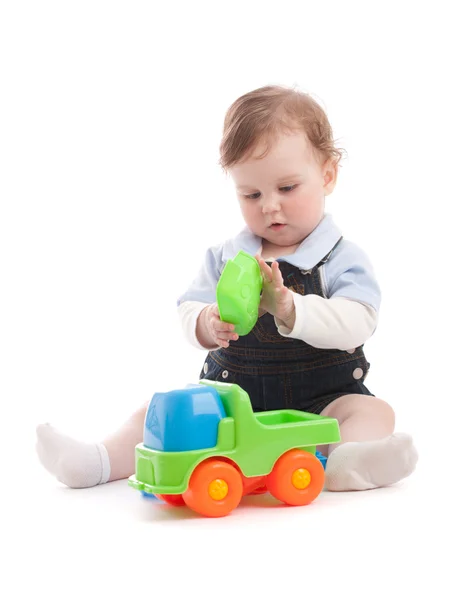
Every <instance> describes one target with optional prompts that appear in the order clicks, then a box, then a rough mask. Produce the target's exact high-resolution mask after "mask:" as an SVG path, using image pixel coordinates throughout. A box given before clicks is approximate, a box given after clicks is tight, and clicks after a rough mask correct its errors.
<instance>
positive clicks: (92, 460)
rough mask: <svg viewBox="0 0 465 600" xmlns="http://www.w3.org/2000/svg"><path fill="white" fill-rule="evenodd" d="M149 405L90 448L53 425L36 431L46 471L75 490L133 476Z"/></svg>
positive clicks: (38, 449)
mask: <svg viewBox="0 0 465 600" xmlns="http://www.w3.org/2000/svg"><path fill="white" fill-rule="evenodd" d="M146 411H147V403H146V404H144V405H143V406H141V407H140V408H139V409H138V410H137V411H136V412H135V413H134V414H133V415H132V416H131V417H130V419H129V420H128V421H127V422H126V423H125V424H124V425H123V426H122V427H121V428H120V429H119V430H118V431H116V432H115V433H113V434H112V435H110V436H109V437H107V438H106V439H105V440H104V441H103V442H101V443H97V444H87V443H84V442H79V441H77V440H73V439H72V438H70V437H68V436H66V435H63V434H61V433H60V432H58V431H57V430H56V429H54V428H53V427H52V426H51V425H49V424H45V425H39V426H38V427H37V445H36V448H37V454H38V455H39V458H40V461H41V463H42V464H43V465H44V467H45V468H46V469H47V471H49V472H50V473H52V475H55V477H56V478H57V479H58V480H59V481H61V482H62V483H64V484H65V485H67V486H68V487H72V488H84V487H92V486H94V485H98V484H100V483H107V482H108V481H115V480H116V479H125V478H126V477H129V476H130V475H132V474H133V473H134V448H135V446H136V445H137V444H138V443H140V442H141V441H142V436H143V427H144V420H145V413H146Z"/></svg>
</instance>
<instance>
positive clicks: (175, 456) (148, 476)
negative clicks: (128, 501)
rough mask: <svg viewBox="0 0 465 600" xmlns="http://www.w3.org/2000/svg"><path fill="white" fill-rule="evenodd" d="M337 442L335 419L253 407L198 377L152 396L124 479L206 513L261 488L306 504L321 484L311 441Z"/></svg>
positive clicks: (240, 394) (224, 509)
mask: <svg viewBox="0 0 465 600" xmlns="http://www.w3.org/2000/svg"><path fill="white" fill-rule="evenodd" d="M339 441H340V432H339V425H338V422H337V421H336V419H332V418H329V417H323V416H321V415H314V414H309V413H305V412H301V411H297V410H278V411H269V412H260V413H254V412H253V409H252V405H251V402H250V398H249V396H248V394H247V393H246V392H245V391H244V390H243V389H242V388H241V387H239V386H238V385H236V384H231V383H223V382H217V381H210V380H206V379H202V380H200V382H199V383H198V384H193V385H188V386H186V388H184V389H180V390H174V391H171V392H166V393H156V394H155V395H154V396H153V398H152V400H151V402H150V404H149V406H148V409H147V414H146V418H145V424H144V438H143V443H141V444H138V445H137V446H136V449H135V454H136V456H135V458H136V472H135V474H134V475H132V476H131V477H130V478H129V485H130V486H131V487H133V488H135V489H137V490H140V491H142V492H143V493H145V494H153V495H155V496H157V497H158V498H161V499H162V500H164V501H165V502H166V503H167V504H170V505H173V506H183V505H187V506H188V507H189V508H191V509H192V510H194V511H195V512H197V513H199V514H201V515H203V516H206V517H222V516H226V515H227V514H229V513H230V512H231V511H232V510H234V509H235V508H236V507H237V506H238V505H239V503H240V501H241V499H242V497H243V496H245V495H248V494H253V493H264V492H267V491H268V492H270V493H271V494H272V495H273V496H274V497H275V498H276V499H278V500H280V501H281V502H283V503H285V504H288V505H292V506H299V505H306V504H309V503H311V502H312V501H313V500H314V499H315V498H316V497H317V496H318V495H319V494H320V492H321V490H322V489H323V485H324V477H325V471H324V467H323V464H322V463H321V462H320V460H319V459H318V458H317V457H316V446H317V445H318V444H331V443H337V442H339Z"/></svg>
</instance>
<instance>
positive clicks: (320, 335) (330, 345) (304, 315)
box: [275, 240, 381, 350]
mask: <svg viewBox="0 0 465 600" xmlns="http://www.w3.org/2000/svg"><path fill="white" fill-rule="evenodd" d="M320 274H321V278H322V285H323V291H324V294H325V296H326V297H321V296H318V295H316V294H309V295H307V296H301V295H299V294H296V293H294V292H292V293H293V297H294V306H295V314H296V319H295V323H294V327H293V328H292V330H290V329H289V328H287V327H285V326H284V323H283V322H282V321H279V320H277V319H275V323H276V326H277V327H278V331H279V333H280V334H281V335H282V336H283V337H292V338H296V339H301V340H303V341H304V342H306V343H307V344H310V345H311V346H314V347H315V348H324V349H338V350H352V349H354V348H358V347H359V346H361V345H362V344H364V343H365V342H366V341H367V340H368V339H369V338H370V337H371V336H372V335H373V333H374V332H375V330H376V327H377V323H378V311H379V308H380V303H381V291H380V288H379V285H378V282H377V281H376V277H375V273H374V270H373V266H372V264H371V262H370V261H369V259H368V257H367V255H366V254H365V253H364V252H363V250H361V249H360V248H359V247H358V246H356V245H355V244H354V243H352V242H349V241H346V240H343V241H342V242H341V244H339V246H338V247H337V248H336V249H335V251H334V253H333V255H332V256H331V258H330V260H329V261H328V262H327V263H325V264H324V265H323V266H322V267H321V268H320Z"/></svg>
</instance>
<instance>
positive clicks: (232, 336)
mask: <svg viewBox="0 0 465 600" xmlns="http://www.w3.org/2000/svg"><path fill="white" fill-rule="evenodd" d="M216 337H217V338H218V339H219V340H224V341H226V342H229V340H238V339H239V336H238V335H237V333H231V332H229V331H228V332H219V333H217V334H216Z"/></svg>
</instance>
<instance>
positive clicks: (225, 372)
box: [221, 371, 229, 379]
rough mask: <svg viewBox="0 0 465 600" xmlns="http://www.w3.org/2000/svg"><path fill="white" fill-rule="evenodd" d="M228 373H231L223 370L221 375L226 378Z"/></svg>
mask: <svg viewBox="0 0 465 600" xmlns="http://www.w3.org/2000/svg"><path fill="white" fill-rule="evenodd" d="M228 375H229V373H228V372H227V371H223V372H222V373H221V377H222V378H223V379H226V378H227V376H228Z"/></svg>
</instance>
